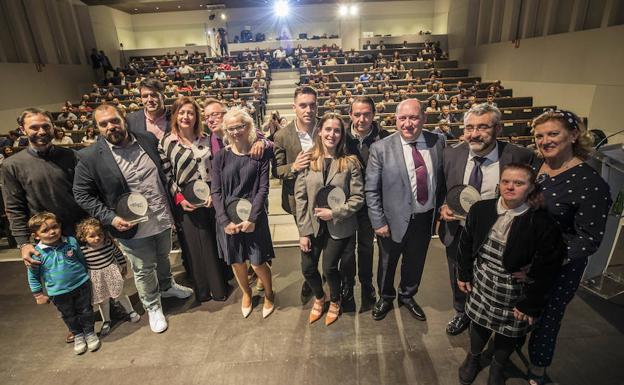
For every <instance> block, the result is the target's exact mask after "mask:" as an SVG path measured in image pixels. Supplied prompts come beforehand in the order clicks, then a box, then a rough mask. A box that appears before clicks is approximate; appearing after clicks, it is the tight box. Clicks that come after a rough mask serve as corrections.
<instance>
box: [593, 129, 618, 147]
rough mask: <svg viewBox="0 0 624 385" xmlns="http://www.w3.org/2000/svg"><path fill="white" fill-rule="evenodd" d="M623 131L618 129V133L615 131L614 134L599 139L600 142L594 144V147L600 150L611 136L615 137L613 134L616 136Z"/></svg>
mask: <svg viewBox="0 0 624 385" xmlns="http://www.w3.org/2000/svg"><path fill="white" fill-rule="evenodd" d="M623 132H624V130H620V131H618V132H616V133H613V134H611V135H608V136H605V137H604V138H602V140H600V141H599V142H598V143H597V144H596V145H595V146H594V149H595V150H598V149H599V148H600V147H602V146H603V145H605V144H606V143H607V139H609V138H611V137H613V136H616V135H618V134H621V133H623Z"/></svg>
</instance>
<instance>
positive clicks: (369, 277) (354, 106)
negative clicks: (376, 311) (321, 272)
mask: <svg viewBox="0 0 624 385" xmlns="http://www.w3.org/2000/svg"><path fill="white" fill-rule="evenodd" d="M349 118H350V119H351V127H350V129H349V130H348V131H347V138H346V139H347V140H346V146H347V151H348V153H349V154H353V155H355V156H357V158H358V160H359V161H360V163H361V165H362V166H363V172H364V173H365V172H366V164H367V163H368V157H369V153H370V146H371V145H372V144H373V143H375V142H377V141H379V140H381V139H383V138H385V137H386V136H389V135H390V133H389V132H388V131H386V130H384V129H383V128H381V127H379V126H378V125H377V123H376V122H375V102H374V101H373V99H372V98H371V97H370V96H356V97H355V99H354V100H353V103H351V107H350V108H349ZM356 219H357V230H356V232H355V236H354V237H352V241H351V242H350V243H349V245H348V246H347V248H346V249H345V252H344V255H343V257H342V260H341V262H340V273H341V274H342V277H343V283H342V304H341V305H342V308H343V310H344V311H355V301H354V298H353V286H354V285H355V274H356V270H357V275H358V278H359V281H360V285H361V290H362V292H361V297H362V304H361V307H360V312H364V311H368V310H370V308H371V307H372V306H373V305H374V304H375V302H377V298H376V297H375V287H374V286H373V240H374V238H375V233H374V231H373V227H372V226H371V223H370V219H368V207H366V205H364V206H363V207H362V208H361V209H360V210H358V212H357V214H356ZM356 245H357V259H356ZM356 261H357V269H356Z"/></svg>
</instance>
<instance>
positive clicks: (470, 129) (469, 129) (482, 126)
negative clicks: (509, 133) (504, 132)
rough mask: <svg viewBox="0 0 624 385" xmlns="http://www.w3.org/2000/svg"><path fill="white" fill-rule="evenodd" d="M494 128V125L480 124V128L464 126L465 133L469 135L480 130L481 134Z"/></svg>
mask: <svg viewBox="0 0 624 385" xmlns="http://www.w3.org/2000/svg"><path fill="white" fill-rule="evenodd" d="M492 128H494V125H488V124H479V125H478V126H476V127H475V126H472V125H468V126H464V132H467V133H472V132H474V131H475V130H478V131H479V132H486V131H487V130H489V129H492Z"/></svg>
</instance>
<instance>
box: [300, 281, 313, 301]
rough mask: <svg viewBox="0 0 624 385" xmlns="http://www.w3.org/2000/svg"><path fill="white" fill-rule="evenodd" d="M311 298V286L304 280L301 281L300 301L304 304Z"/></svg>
mask: <svg viewBox="0 0 624 385" xmlns="http://www.w3.org/2000/svg"><path fill="white" fill-rule="evenodd" d="M311 298H312V288H311V287H310V285H308V283H307V282H306V281H303V286H301V303H302V304H303V305H305V304H306V303H308V301H310V299H311Z"/></svg>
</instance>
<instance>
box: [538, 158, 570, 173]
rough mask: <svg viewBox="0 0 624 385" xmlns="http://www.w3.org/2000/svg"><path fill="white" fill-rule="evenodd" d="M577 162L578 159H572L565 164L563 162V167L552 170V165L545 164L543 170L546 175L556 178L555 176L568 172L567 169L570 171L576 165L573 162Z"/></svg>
mask: <svg viewBox="0 0 624 385" xmlns="http://www.w3.org/2000/svg"><path fill="white" fill-rule="evenodd" d="M575 160H576V157H574V156H573V157H571V158H570V159H568V160H566V161H565V162H563V163H562V164H561V166H559V167H558V168H552V167H550V165H549V164H548V163H547V162H544V164H543V165H542V167H541V169H542V170H543V171H544V173H546V174H548V175H550V176H555V175H559V174H561V173H562V172H564V171H566V170H567V169H569V168H570V167H572V166H573V165H576V164H572V162H573V161H575Z"/></svg>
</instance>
